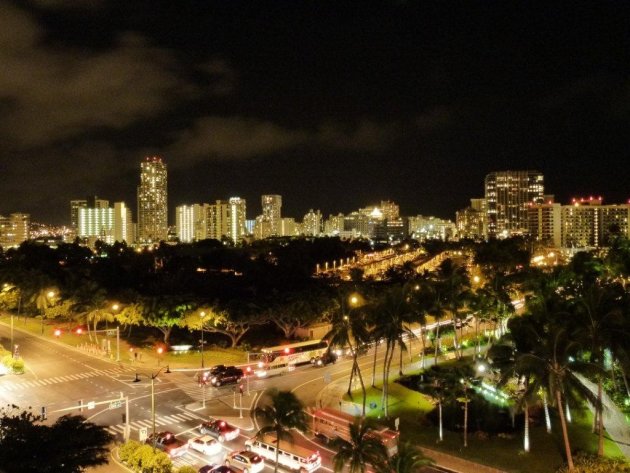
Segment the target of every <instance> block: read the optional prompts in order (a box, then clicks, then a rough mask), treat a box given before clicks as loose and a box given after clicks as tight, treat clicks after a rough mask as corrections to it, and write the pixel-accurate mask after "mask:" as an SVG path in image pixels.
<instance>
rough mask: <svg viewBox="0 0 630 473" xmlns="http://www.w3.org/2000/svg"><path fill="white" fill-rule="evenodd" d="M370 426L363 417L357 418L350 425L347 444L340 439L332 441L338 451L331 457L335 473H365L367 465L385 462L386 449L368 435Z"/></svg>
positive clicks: (373, 437) (375, 438)
mask: <svg viewBox="0 0 630 473" xmlns="http://www.w3.org/2000/svg"><path fill="white" fill-rule="evenodd" d="M371 430H372V424H371V422H370V421H369V419H367V418H365V417H357V418H356V419H355V421H354V422H353V423H352V424H350V439H349V442H348V441H345V440H343V439H341V438H339V437H338V438H336V439H335V440H333V446H335V447H336V448H337V449H338V451H337V453H336V454H335V456H334V457H333V471H334V472H335V473H338V472H344V471H348V472H349V473H365V471H366V470H367V468H368V465H373V466H377V465H381V464H383V463H385V462H386V461H387V449H386V448H385V446H384V445H383V444H382V443H381V442H380V440H379V439H378V438H377V437H375V436H373V435H370V431H371Z"/></svg>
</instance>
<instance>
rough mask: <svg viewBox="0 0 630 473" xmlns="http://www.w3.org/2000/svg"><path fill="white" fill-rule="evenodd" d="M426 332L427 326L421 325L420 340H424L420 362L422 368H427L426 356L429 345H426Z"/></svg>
mask: <svg viewBox="0 0 630 473" xmlns="http://www.w3.org/2000/svg"><path fill="white" fill-rule="evenodd" d="M425 332H426V330H425V328H424V327H421V328H420V340H421V341H422V355H421V358H420V359H421V360H422V361H421V362H420V364H421V366H422V369H424V368H426V364H425V358H426V352H427V345H426V339H425V337H424V334H425Z"/></svg>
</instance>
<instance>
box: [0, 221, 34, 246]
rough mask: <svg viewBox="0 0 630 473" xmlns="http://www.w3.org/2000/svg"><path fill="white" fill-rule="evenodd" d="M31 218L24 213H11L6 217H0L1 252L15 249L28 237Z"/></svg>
mask: <svg viewBox="0 0 630 473" xmlns="http://www.w3.org/2000/svg"><path fill="white" fill-rule="evenodd" d="M30 226H31V216H30V215H29V214H25V213H12V214H11V215H9V216H8V217H3V216H2V215H0V247H2V249H3V250H7V249H8V248H16V247H18V246H20V244H22V243H23V242H25V241H27V240H28V239H29V237H30Z"/></svg>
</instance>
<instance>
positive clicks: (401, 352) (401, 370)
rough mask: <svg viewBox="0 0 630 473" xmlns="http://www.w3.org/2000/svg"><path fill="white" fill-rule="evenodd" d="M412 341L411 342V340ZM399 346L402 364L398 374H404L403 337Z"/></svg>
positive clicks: (399, 366)
mask: <svg viewBox="0 0 630 473" xmlns="http://www.w3.org/2000/svg"><path fill="white" fill-rule="evenodd" d="M409 343H411V342H409ZM398 348H399V349H400V364H399V365H398V374H399V375H400V376H402V375H403V345H402V339H401V340H400V341H399V344H398Z"/></svg>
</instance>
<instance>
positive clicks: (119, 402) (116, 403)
mask: <svg viewBox="0 0 630 473" xmlns="http://www.w3.org/2000/svg"><path fill="white" fill-rule="evenodd" d="M120 406H122V400H117V401H111V402H110V403H109V408H110V409H118V408H119V407H120Z"/></svg>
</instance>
